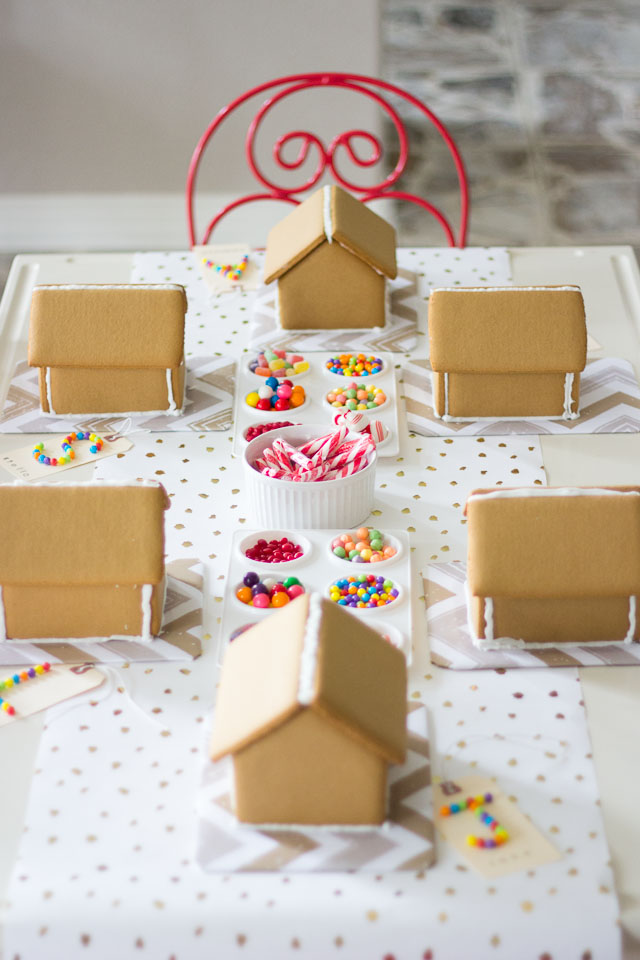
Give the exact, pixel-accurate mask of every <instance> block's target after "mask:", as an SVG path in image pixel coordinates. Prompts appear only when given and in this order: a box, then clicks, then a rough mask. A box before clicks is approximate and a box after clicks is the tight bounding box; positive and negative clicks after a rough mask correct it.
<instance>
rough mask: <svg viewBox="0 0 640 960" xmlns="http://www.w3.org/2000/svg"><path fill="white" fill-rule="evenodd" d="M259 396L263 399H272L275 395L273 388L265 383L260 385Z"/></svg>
mask: <svg viewBox="0 0 640 960" xmlns="http://www.w3.org/2000/svg"><path fill="white" fill-rule="evenodd" d="M258 396H259V397H260V399H261V400H271V397H272V396H273V390H272V389H271V387H268V386H267V385H266V383H265V385H264V387H260V389H259V390H258Z"/></svg>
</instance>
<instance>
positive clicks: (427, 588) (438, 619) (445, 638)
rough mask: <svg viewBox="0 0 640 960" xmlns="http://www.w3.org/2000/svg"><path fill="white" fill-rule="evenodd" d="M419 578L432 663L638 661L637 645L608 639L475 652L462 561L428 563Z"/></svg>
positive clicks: (454, 666) (453, 666)
mask: <svg viewBox="0 0 640 960" xmlns="http://www.w3.org/2000/svg"><path fill="white" fill-rule="evenodd" d="M422 576H423V581H424V597H425V603H426V606H427V633H428V636H429V649H430V651H431V662H432V663H435V664H436V665H437V666H439V667H445V668H447V669H449V670H488V669H499V668H505V667H509V668H513V667H607V666H608V667H621V666H638V665H640V643H612V644H607V645H606V646H585V647H570V648H568V649H566V650H565V649H562V648H559V647H552V646H551V645H549V646H548V647H545V648H544V649H543V650H478V648H477V647H474V645H473V642H472V640H471V633H470V632H469V625H468V623H467V601H466V596H465V589H464V585H465V581H466V579H467V565H466V563H464V562H462V561H456V562H452V563H430V564H429V565H428V566H427V569H426V571H425V572H423V574H422Z"/></svg>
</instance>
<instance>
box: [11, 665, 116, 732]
mask: <svg viewBox="0 0 640 960" xmlns="http://www.w3.org/2000/svg"><path fill="white" fill-rule="evenodd" d="M24 669H25V667H16V668H15V669H14V670H13V671H12V670H11V667H2V668H0V679H2V680H4V679H5V678H6V677H10V676H13V674H14V673H20V672H21V671H23V670H24ZM104 680H105V675H104V673H102V672H101V671H100V670H96V668H95V667H94V666H92V664H90V663H77V664H75V666H67V665H66V664H58V665H54V666H52V667H51V669H50V670H49V671H48V673H43V674H42V676H37V677H34V678H33V679H29V680H26V681H23V682H22V683H20V684H18V685H16V686H13V687H11V689H9V690H3V691H2V697H3V699H4V700H5V701H6V702H7V703H10V704H11V706H12V707H13V708H14V709H15V711H16V712H15V714H13V715H10V714H8V713H5V711H4V710H0V727H4V726H6V725H7V724H9V723H16V721H18V720H20V718H21V717H29V716H31V714H32V713H38V712H39V711H40V710H46V709H47V708H48V707H52V706H53V705H54V704H56V703H60V702H61V701H62V700H69V699H70V698H71V697H76V696H77V695H78V694H79V693H87V691H89V690H95V689H96V687H99V686H100V685H101V684H102V683H104Z"/></svg>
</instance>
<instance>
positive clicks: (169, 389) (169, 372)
mask: <svg viewBox="0 0 640 960" xmlns="http://www.w3.org/2000/svg"><path fill="white" fill-rule="evenodd" d="M172 374H173V370H172V368H171V367H167V370H166V375H167V397H168V401H169V406H168V407H167V413H175V412H176V411H177V409H178V408H177V406H176V398H175V396H174V394H173V379H172Z"/></svg>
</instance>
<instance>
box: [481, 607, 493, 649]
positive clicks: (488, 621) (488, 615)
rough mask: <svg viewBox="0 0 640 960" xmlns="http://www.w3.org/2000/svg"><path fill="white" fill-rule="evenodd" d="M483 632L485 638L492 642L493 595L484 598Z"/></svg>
mask: <svg viewBox="0 0 640 960" xmlns="http://www.w3.org/2000/svg"><path fill="white" fill-rule="evenodd" d="M483 608H484V632H485V634H486V638H485V639H486V640H487V641H488V642H493V597H485V598H484V604H483Z"/></svg>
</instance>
